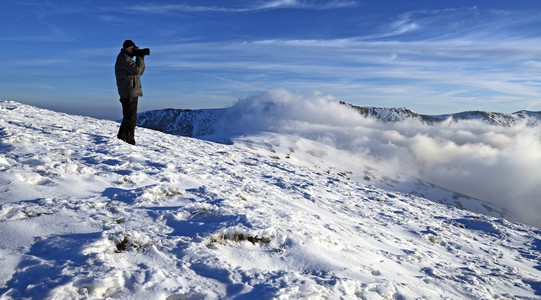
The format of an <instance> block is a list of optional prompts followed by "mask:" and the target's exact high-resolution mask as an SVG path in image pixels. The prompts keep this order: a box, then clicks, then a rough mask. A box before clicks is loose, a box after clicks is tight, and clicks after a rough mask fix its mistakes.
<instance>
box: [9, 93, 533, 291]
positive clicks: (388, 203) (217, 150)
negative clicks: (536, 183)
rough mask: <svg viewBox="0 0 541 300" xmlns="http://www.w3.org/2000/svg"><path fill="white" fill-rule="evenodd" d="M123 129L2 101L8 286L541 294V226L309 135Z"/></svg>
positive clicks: (30, 288)
mask: <svg viewBox="0 0 541 300" xmlns="http://www.w3.org/2000/svg"><path fill="white" fill-rule="evenodd" d="M117 128H118V123H115V122H111V121H103V120H96V119H92V118H86V117H79V116H72V115H66V114H61V113H55V112H51V111H46V110H43V109H38V108H35V107H31V106H27V105H22V104H19V103H16V102H7V101H2V102H0V137H1V144H0V172H1V173H0V182H1V186H2V188H1V190H0V233H1V234H0V262H1V265H2V268H0V295H2V297H3V298H31V299H41V298H45V297H48V298H53V299H81V298H90V299H103V298H115V299H128V298H136V299H143V298H146V299H233V298H234V299H273V298H276V299H309V298H311V299H414V298H421V299H434V298H451V299H464V298H471V299H480V298H483V299H504V298H511V299H512V298H517V299H534V298H539V297H541V280H540V278H541V264H540V261H541V231H540V230H539V229H536V228H534V227H530V226H527V225H522V224H518V223H512V222H508V221H506V220H504V219H501V218H493V217H489V216H486V215H481V214H476V213H472V212H469V211H466V210H460V209H456V208H453V207H450V206H446V205H441V204H437V203H434V202H432V201H428V200H426V199H424V198H421V197H417V196H415V195H412V194H405V193H400V192H392V191H389V190H386V189H382V188H378V187H376V186H374V185H367V182H366V181H364V180H358V178H356V177H355V176H356V174H349V173H347V172H346V171H344V170H340V169H338V167H337V166H340V165H341V162H340V159H339V155H340V154H342V152H341V151H338V150H336V149H333V148H332V147H327V146H324V145H322V144H319V143H316V142H313V141H309V140H306V139H301V138H295V137H293V136H287V135H280V134H263V133H260V134H253V135H243V136H215V137H214V138H215V139H216V140H218V139H221V140H225V139H229V141H230V143H225V144H224V143H215V142H210V141H204V140H198V139H191V138H186V137H179V136H174V135H168V134H164V133H160V132H156V131H152V130H149V129H144V128H140V129H138V130H137V142H138V145H137V146H131V145H128V144H126V143H123V142H121V141H119V140H117V139H116V138H115V133H116V130H117ZM333 157H334V158H335V160H337V162H336V163H335V164H330V163H329V162H328V159H329V158H333ZM342 159H343V160H344V161H345V160H347V159H348V157H342ZM325 161H327V162H326V163H325ZM366 175H367V176H370V175H369V174H368V173H367V174H366Z"/></svg>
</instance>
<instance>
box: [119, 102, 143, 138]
mask: <svg viewBox="0 0 541 300" xmlns="http://www.w3.org/2000/svg"><path fill="white" fill-rule="evenodd" d="M137 99H138V97H132V98H120V103H122V116H123V117H122V123H121V124H120V129H119V130H118V135H117V137H118V138H119V139H121V140H123V141H125V142H126V143H129V144H132V145H135V125H136V124H137Z"/></svg>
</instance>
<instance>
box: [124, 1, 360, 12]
mask: <svg viewBox="0 0 541 300" xmlns="http://www.w3.org/2000/svg"><path fill="white" fill-rule="evenodd" d="M357 5H358V2H357V1H347V0H334V1H301V0H274V1H253V2H247V3H246V4H245V5H237V6H233V5H232V6H215V5H209V6H198V5H188V4H145V5H135V6H132V7H128V8H127V9H128V10H130V11H132V12H138V13H153V14H171V13H189V12H216V13H239V12H255V11H265V10H274V9H306V10H327V9H338V8H345V7H353V6H357Z"/></svg>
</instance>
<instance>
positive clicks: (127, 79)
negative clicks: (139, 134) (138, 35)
mask: <svg viewBox="0 0 541 300" xmlns="http://www.w3.org/2000/svg"><path fill="white" fill-rule="evenodd" d="M149 54H150V50H149V49H148V48H146V49H139V48H138V47H136V46H135V43H134V42H133V41H131V40H126V41H124V44H123V45H122V49H121V50H120V53H119V54H118V56H117V58H116V63H115V76H116V85H117V87H118V94H119V95H120V102H121V103H122V116H123V118H122V124H120V129H119V131H118V135H117V137H118V138H119V139H121V140H123V141H125V142H126V143H129V144H132V145H135V126H136V124H137V101H138V97H142V96H143V91H142V89H141V80H140V77H141V75H143V72H145V60H144V56H145V55H149ZM134 56H135V57H136V59H135V61H133V57H134Z"/></svg>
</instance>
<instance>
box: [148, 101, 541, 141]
mask: <svg viewBox="0 0 541 300" xmlns="http://www.w3.org/2000/svg"><path fill="white" fill-rule="evenodd" d="M339 103H340V104H341V105H344V106H345V107H349V108H351V109H353V110H355V111H356V112H358V113H359V114H360V115H362V116H364V117H366V118H371V119H374V120H378V121H381V122H400V121H406V120H412V121H419V122H422V123H425V124H428V125H433V124H438V123H442V122H445V121H451V122H460V121H469V120H478V121H482V122H484V123H486V124H489V125H495V126H505V127H511V126H515V125H517V124H520V123H523V122H524V123H525V124H526V126H530V127H534V126H538V125H540V124H541V111H528V110H520V111H517V112H514V113H511V114H509V113H499V112H489V111H479V110H472V111H464V112H458V113H451V114H441V115H428V114H420V113H417V112H415V111H413V110H411V109H409V108H392V107H391V108H389V107H375V106H358V105H354V104H351V103H347V102H344V101H339ZM230 111H231V108H215V109H177V108H166V109H159V110H150V111H145V112H141V113H139V114H138V121H137V125H138V126H141V127H145V128H149V129H154V130H158V131H161V132H165V133H169V134H174V135H180V136H186V137H198V136H205V135H211V134H214V133H215V125H216V122H218V121H221V120H224V119H227V118H232V116H230ZM226 121H227V120H226Z"/></svg>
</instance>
